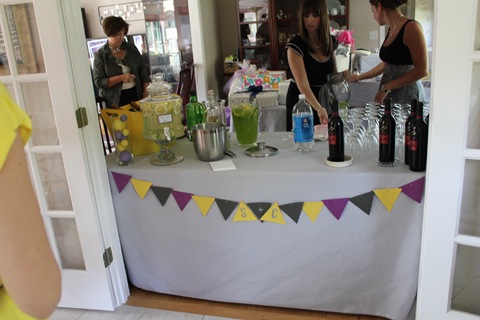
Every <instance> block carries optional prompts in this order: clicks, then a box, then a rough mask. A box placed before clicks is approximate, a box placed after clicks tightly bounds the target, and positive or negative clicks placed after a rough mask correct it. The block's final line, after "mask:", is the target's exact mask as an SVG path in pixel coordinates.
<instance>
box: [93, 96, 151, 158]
mask: <svg viewBox="0 0 480 320" xmlns="http://www.w3.org/2000/svg"><path fill="white" fill-rule="evenodd" d="M130 110H133V108H132V106H130V105H126V106H123V107H121V108H120V109H102V110H100V112H101V113H102V118H103V120H104V121H105V123H106V125H107V128H108V132H109V133H110V136H112V137H113V130H112V123H113V120H114V119H115V118H116V117H120V116H122V114H125V115H126V116H127V121H126V123H127V125H128V130H129V131H130V135H129V137H128V139H129V143H130V145H131V152H132V154H133V155H134V156H141V155H145V154H150V153H156V152H158V151H160V146H159V145H158V144H157V143H155V142H153V141H150V140H145V139H144V138H143V114H142V112H140V111H130Z"/></svg>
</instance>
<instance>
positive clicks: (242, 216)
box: [232, 201, 258, 222]
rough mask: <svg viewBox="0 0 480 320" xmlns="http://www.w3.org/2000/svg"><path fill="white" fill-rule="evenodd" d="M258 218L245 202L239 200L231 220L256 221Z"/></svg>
mask: <svg viewBox="0 0 480 320" xmlns="http://www.w3.org/2000/svg"><path fill="white" fill-rule="evenodd" d="M256 220H258V219H257V217H256V216H255V214H253V212H252V210H250V208H249V207H248V206H247V205H246V204H245V202H243V201H240V204H239V205H238V208H237V211H236V212H235V215H234V216H233V220H232V221H233V222H243V221H256Z"/></svg>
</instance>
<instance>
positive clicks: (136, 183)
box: [130, 178, 153, 200]
mask: <svg viewBox="0 0 480 320" xmlns="http://www.w3.org/2000/svg"><path fill="white" fill-rule="evenodd" d="M130 181H132V185H133V188H134V189H135V191H136V192H137V194H138V196H139V197H140V198H141V199H142V200H143V199H144V198H145V196H146V195H147V192H148V190H150V187H151V186H152V184H153V183H152V182H150V181H145V180H137V179H133V178H132V179H131V180H130Z"/></svg>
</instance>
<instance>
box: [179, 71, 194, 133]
mask: <svg viewBox="0 0 480 320" xmlns="http://www.w3.org/2000/svg"><path fill="white" fill-rule="evenodd" d="M194 87H195V71H194V69H193V66H192V67H186V68H183V69H182V70H180V77H179V80H178V86H177V92H176V93H177V94H178V95H179V96H180V97H181V98H182V123H183V125H186V124H187V117H186V115H185V106H186V105H187V103H188V102H189V101H190V90H192V88H194Z"/></svg>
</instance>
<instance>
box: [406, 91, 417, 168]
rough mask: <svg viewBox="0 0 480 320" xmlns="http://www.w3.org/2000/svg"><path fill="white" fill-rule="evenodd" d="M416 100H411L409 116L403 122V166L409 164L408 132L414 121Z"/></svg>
mask: <svg viewBox="0 0 480 320" xmlns="http://www.w3.org/2000/svg"><path fill="white" fill-rule="evenodd" d="M417 102H418V100H417V99H412V103H411V105H410V115H409V116H408V118H407V120H405V164H406V165H408V164H409V163H410V132H411V131H412V125H413V122H414V121H415V120H416V116H415V115H416V113H417Z"/></svg>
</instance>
